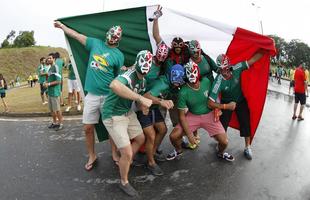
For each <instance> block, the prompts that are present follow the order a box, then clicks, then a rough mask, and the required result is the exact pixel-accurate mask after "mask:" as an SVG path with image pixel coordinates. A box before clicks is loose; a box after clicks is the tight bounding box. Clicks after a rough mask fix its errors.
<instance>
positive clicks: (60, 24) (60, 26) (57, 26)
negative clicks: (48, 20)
mask: <svg viewBox="0 0 310 200" xmlns="http://www.w3.org/2000/svg"><path fill="white" fill-rule="evenodd" d="M62 26H63V24H62V23H61V22H60V21H54V27H55V28H60V29H61V28H62Z"/></svg>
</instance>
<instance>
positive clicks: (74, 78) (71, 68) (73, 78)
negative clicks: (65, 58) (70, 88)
mask: <svg viewBox="0 0 310 200" xmlns="http://www.w3.org/2000/svg"><path fill="white" fill-rule="evenodd" d="M68 70H69V75H68V79H70V80H76V77H75V74H74V70H73V67H72V64H71V63H70V64H69V65H68Z"/></svg>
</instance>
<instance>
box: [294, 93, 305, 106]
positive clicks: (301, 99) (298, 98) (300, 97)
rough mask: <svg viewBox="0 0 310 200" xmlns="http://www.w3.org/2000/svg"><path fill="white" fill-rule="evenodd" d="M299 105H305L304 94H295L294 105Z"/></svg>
mask: <svg viewBox="0 0 310 200" xmlns="http://www.w3.org/2000/svg"><path fill="white" fill-rule="evenodd" d="M299 102H300V104H301V105H305V104H306V94H305V93H296V92H295V103H299Z"/></svg>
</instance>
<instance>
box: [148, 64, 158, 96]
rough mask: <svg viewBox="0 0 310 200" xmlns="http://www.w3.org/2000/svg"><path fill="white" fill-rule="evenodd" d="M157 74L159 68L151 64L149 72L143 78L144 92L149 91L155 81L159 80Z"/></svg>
mask: <svg viewBox="0 0 310 200" xmlns="http://www.w3.org/2000/svg"><path fill="white" fill-rule="evenodd" d="M159 74H160V66H157V65H156V64H155V63H154V62H152V67H151V71H150V72H149V73H148V74H147V75H146V76H145V77H144V78H145V80H146V91H149V90H150V89H151V88H152V87H153V85H154V83H155V80H156V79H158V78H159Z"/></svg>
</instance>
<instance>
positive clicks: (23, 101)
mask: <svg viewBox="0 0 310 200" xmlns="http://www.w3.org/2000/svg"><path fill="white" fill-rule="evenodd" d="M64 77H65V76H64ZM63 96H64V102H65V104H67V97H68V86H67V78H66V77H65V79H64V85H63ZM5 101H6V102H7V104H8V106H9V113H49V109H48V104H46V105H42V100H41V95H40V84H39V83H37V84H36V86H35V87H32V88H31V87H30V86H28V85H27V86H26V87H20V88H13V89H10V90H7V91H6V97H5ZM74 105H75V104H74ZM61 108H62V111H63V112H64V110H65V109H66V106H63V107H61ZM3 111H4V107H3V104H2V102H0V112H3ZM71 111H76V107H73V108H72V109H71V110H70V112H71Z"/></svg>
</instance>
